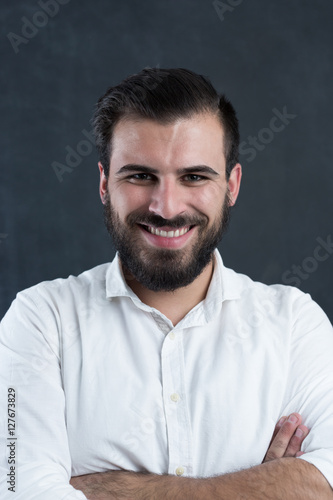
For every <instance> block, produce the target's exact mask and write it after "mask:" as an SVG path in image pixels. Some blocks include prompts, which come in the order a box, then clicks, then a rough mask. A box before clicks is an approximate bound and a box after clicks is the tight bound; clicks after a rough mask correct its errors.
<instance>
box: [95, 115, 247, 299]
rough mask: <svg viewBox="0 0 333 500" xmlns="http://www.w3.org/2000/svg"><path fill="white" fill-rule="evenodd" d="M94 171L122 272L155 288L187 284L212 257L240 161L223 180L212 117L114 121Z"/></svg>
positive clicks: (220, 138) (220, 141)
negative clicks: (108, 151) (106, 152)
mask: <svg viewBox="0 0 333 500" xmlns="http://www.w3.org/2000/svg"><path fill="white" fill-rule="evenodd" d="M100 172H101V184H100V194H101V197H102V200H103V203H104V207H105V210H104V215H105V222H106V225H107V228H108V230H109V232H110V234H111V235H112V237H113V240H114V243H115V247H116V249H117V250H118V252H119V255H120V259H121V262H122V265H123V267H124V268H125V270H126V271H127V273H128V272H129V273H130V275H131V276H132V278H134V279H136V280H137V281H138V282H139V283H141V285H143V286H145V287H146V288H148V289H150V290H154V291H161V290H165V291H170V290H175V289H177V288H179V287H183V286H186V285H188V284H190V283H191V282H193V281H194V279H195V278H196V277H197V276H198V275H199V274H200V273H201V272H202V271H203V269H204V268H205V267H206V266H207V264H208V263H209V262H210V261H211V256H212V252H213V250H214V249H215V248H216V246H217V244H218V242H219V240H220V238H221V236H222V232H223V230H224V229H225V228H226V225H227V221H228V216H229V208H230V206H231V205H233V204H234V202H235V201H236V197H237V194H238V190H239V183H240V177H241V169H240V165H237V166H236V167H235V168H234V169H233V171H232V173H231V176H230V179H229V182H228V183H227V181H226V176H225V158H224V154H223V131H222V126H221V124H220V122H219V120H218V119H217V118H216V117H214V116H213V115H210V114H198V115H196V116H195V117H194V118H191V119H181V120H178V121H176V122H173V123H171V124H168V125H161V124H159V123H157V122H155V121H153V120H143V119H137V120H135V119H126V120H123V121H120V122H119V123H118V124H117V125H116V127H115V130H114V134H113V141H112V155H111V160H110V173H109V178H108V179H106V178H105V176H104V173H103V169H102V167H101V165H100Z"/></svg>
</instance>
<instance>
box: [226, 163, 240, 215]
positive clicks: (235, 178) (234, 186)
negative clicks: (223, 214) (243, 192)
mask: <svg viewBox="0 0 333 500" xmlns="http://www.w3.org/2000/svg"><path fill="white" fill-rule="evenodd" d="M241 179H242V167H241V164H240V163H237V164H236V165H235V166H234V168H233V169H232V170H231V172H230V177H229V180H228V187H229V193H230V206H231V207H232V206H233V205H234V204H235V203H236V200H237V198H238V193H239V190H240V184H241Z"/></svg>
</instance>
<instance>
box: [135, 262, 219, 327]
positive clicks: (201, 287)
mask: <svg viewBox="0 0 333 500" xmlns="http://www.w3.org/2000/svg"><path fill="white" fill-rule="evenodd" d="M213 268H214V266H213V260H211V261H210V262H209V264H208V265H207V266H206V267H205V268H204V270H203V271H202V273H201V274H200V275H199V276H198V277H197V278H196V279H195V280H194V281H193V282H192V283H191V284H190V285H188V286H186V287H182V288H178V289H177V290H175V291H173V292H165V291H161V292H153V291H152V290H149V289H148V288H145V287H144V286H142V285H141V283H139V282H138V281H136V280H135V279H133V278H132V279H130V280H127V284H128V286H129V287H130V288H131V289H132V290H133V292H134V293H135V294H136V295H137V296H138V297H139V299H140V300H141V301H142V302H143V303H144V304H147V305H148V306H150V307H154V308H155V309H157V310H158V311H160V312H161V313H162V314H164V315H165V316H166V317H167V318H168V319H170V321H171V322H172V324H173V325H174V326H176V325H177V323H179V321H180V320H181V319H183V318H184V316H186V314H187V313H188V312H189V311H190V310H191V309H193V307H195V306H196V305H197V304H199V302H201V301H202V300H204V298H205V297H206V295H207V291H208V287H209V284H210V281H211V279H212V275H213Z"/></svg>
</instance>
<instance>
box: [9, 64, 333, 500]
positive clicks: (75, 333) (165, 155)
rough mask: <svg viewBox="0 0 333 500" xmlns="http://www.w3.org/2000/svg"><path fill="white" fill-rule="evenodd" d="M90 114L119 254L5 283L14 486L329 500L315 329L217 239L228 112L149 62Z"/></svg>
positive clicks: (307, 311) (324, 351) (314, 309)
mask: <svg viewBox="0 0 333 500" xmlns="http://www.w3.org/2000/svg"><path fill="white" fill-rule="evenodd" d="M94 126H95V133H96V142H97V147H98V149H99V153H100V163H99V170H100V196H101V199H102V202H103V204H104V215H105V222H106V225H107V228H108V230H109V232H110V234H111V235H112V237H113V240H114V244H115V246H116V248H117V251H118V253H117V256H116V257H115V259H114V260H113V262H112V263H111V264H104V265H101V266H98V267H96V268H94V269H92V270H90V271H86V272H85V273H83V274H82V275H80V276H78V277H73V276H71V277H69V278H68V279H66V280H62V279H59V280H55V281H53V282H49V283H41V284H39V285H37V286H36V287H32V288H31V289H29V290H26V291H24V292H21V293H20V294H19V295H18V297H17V299H16V301H15V302H14V303H13V305H12V307H11V308H10V310H9V312H8V313H7V315H6V316H5V318H4V320H3V322H2V325H1V332H0V341H1V357H2V360H1V361H2V364H1V369H2V380H3V383H2V386H3V387H5V390H6V391H7V389H8V391H9V390H10V389H11V390H10V392H8V394H11V398H10V399H11V401H12V399H13V394H15V397H16V398H17V399H15V398H14V399H15V401H17V403H16V412H17V418H18V419H19V420H18V434H17V441H16V440H15V439H14V437H13V438H12V440H11V441H9V442H10V443H11V446H12V448H10V447H9V449H10V452H9V455H8V453H7V457H10V453H11V450H12V449H13V450H14V451H15V449H16V442H17V449H18V451H19V454H18V455H17V469H15V468H14V469H15V470H9V469H8V467H9V464H8V463H7V461H6V462H3V466H2V467H3V469H4V472H5V471H6V470H7V473H8V471H9V472H11V473H12V476H13V477H14V479H13V482H14V483H15V474H16V473H17V475H18V478H17V485H16V487H17V490H16V497H15V498H17V499H21V498H22V499H23V498H24V499H25V500H27V499H30V498H34V499H39V498H40V499H43V500H44V499H47V500H48V499H50V500H53V499H58V498H59V499H60V498H66V499H70V498H73V499H74V498H89V499H91V500H102V499H158V500H160V499H172V500H178V499H181V500H183V499H191V500H192V499H204V500H206V499H210V498H220V499H236V498H237V499H241V498H244V499H245V498H246V499H258V500H259V499H260V500H261V499H262V498H268V499H270V498H271V499H278V498H285V499H293V500H294V499H298V498H299V499H302V500H306V499H314V498H316V499H318V498H320V499H329V498H333V494H332V489H331V485H332V484H333V473H332V471H333V432H332V431H333V391H332V387H333V363H332V355H333V335H332V328H331V325H330V323H329V321H328V319H327V317H326V316H325V314H324V313H323V312H322V310H321V309H320V308H319V307H318V306H317V305H316V304H315V303H314V302H313V301H312V300H311V298H310V297H309V296H308V295H305V294H303V293H301V292H300V291H299V290H297V289H294V288H291V287H285V286H280V285H275V286H266V285H263V284H260V283H254V282H253V281H252V280H250V278H247V277H246V276H243V275H239V274H236V273H235V272H233V271H231V270H229V269H227V268H225V267H224V266H223V263H222V259H221V256H220V254H219V252H218V251H217V250H216V247H217V244H218V242H219V241H220V239H221V236H222V234H223V232H224V231H225V229H226V227H227V223H228V219H229V211H230V207H231V206H232V205H234V204H235V202H236V199H237V196H238V193H239V188H240V181H241V166H240V165H239V163H238V154H237V152H238V143H239V134H238V124H237V118H236V115H235V112H234V109H233V107H232V106H231V104H230V103H229V102H228V101H227V100H226V99H225V98H224V97H223V96H218V95H217V93H216V91H215V89H214V88H213V87H212V85H211V84H210V82H209V81H208V80H207V79H205V78H203V77H201V76H200V75H196V74H195V73H193V72H190V71H188V70H183V69H172V70H163V69H150V70H143V71H142V72H141V73H140V74H138V75H133V76H131V77H129V78H128V79H126V80H125V81H123V82H122V83H121V84H120V85H118V86H116V87H113V88H111V89H109V90H108V91H107V93H106V94H105V96H103V97H102V98H101V99H100V101H99V103H98V105H97V110H96V113H95V118H94ZM13 391H14V392H13ZM2 399H3V402H4V401H5V399H4V398H2ZM11 404H13V403H11ZM293 412H298V413H293ZM300 414H301V415H302V417H303V419H304V422H305V424H306V425H307V427H305V426H304V425H302V423H301V422H302V419H301V416H300ZM284 415H289V418H285V419H283V420H282V421H280V423H279V426H278V427H277V428H276V429H275V431H274V427H275V423H276V422H277V421H278V420H279V419H280V417H281V416H284ZM12 420H13V419H12ZM308 427H309V428H311V431H310V434H309V435H307V433H308ZM273 432H274V434H273ZM272 434H273V438H272V440H271V437H272ZM6 437H10V436H6ZM15 437H16V435H15ZM304 438H305V439H304ZM303 439H304V441H303ZM302 441H303V451H302V452H299V448H300V444H301V443H302ZM267 450H268V452H267ZM266 452H267V453H266ZM304 452H305V453H304ZM7 457H6V458H7ZM15 465H16V463H15ZM19 466H20V468H19ZM71 476H72V478H71V481H70V484H69V479H70V477H71ZM177 476H182V477H177ZM9 480H10V476H9ZM9 485H10V483H8V485H7V488H8V486H9ZM7 488H6V491H7ZM74 488H75V489H74ZM5 494H6V492H5ZM7 494H8V493H7ZM6 498H7V497H6ZM8 498H10V496H8Z"/></svg>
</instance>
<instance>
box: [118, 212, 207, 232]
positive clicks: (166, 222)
mask: <svg viewBox="0 0 333 500" xmlns="http://www.w3.org/2000/svg"><path fill="white" fill-rule="evenodd" d="M126 221H127V223H128V224H129V225H130V226H134V225H135V224H142V225H145V226H154V227H157V228H158V227H163V226H168V227H172V228H174V229H179V228H181V227H184V226H203V225H205V224H207V221H208V218H207V217H206V216H204V215H201V216H200V215H188V216H186V215H178V216H177V217H174V218H172V219H164V218H163V217H161V216H160V215H156V214H149V213H142V212H134V213H131V214H129V215H128V216H127V218H126Z"/></svg>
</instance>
